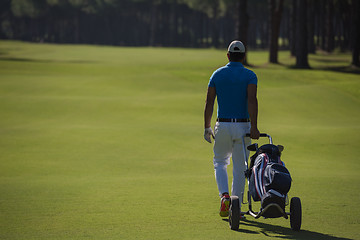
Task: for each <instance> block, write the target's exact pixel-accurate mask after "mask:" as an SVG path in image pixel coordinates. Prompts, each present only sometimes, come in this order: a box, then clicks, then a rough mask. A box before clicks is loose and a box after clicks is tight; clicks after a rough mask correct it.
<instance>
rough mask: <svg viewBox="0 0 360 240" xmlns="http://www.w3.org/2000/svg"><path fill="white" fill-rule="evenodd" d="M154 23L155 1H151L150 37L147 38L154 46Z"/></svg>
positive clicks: (155, 23) (155, 20)
mask: <svg viewBox="0 0 360 240" xmlns="http://www.w3.org/2000/svg"><path fill="white" fill-rule="evenodd" d="M156 25H157V4H156V3H155V1H153V3H152V7H151V23H150V38H149V45H150V46H155V41H156V39H155V38H156Z"/></svg>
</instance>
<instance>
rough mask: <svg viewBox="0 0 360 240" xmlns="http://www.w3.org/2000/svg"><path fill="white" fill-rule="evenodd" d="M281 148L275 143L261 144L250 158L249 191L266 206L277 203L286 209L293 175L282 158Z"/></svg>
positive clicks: (262, 205)
mask: <svg viewBox="0 0 360 240" xmlns="http://www.w3.org/2000/svg"><path fill="white" fill-rule="evenodd" d="M280 155H281V153H280V150H279V148H278V146H276V145H273V144H265V145H263V146H261V147H260V148H259V149H258V150H257V151H256V153H255V154H254V155H253V156H252V157H251V158H250V159H251V164H250V168H249V171H248V173H247V176H248V177H249V191H250V194H251V196H252V198H253V199H254V201H261V207H262V208H265V207H266V205H268V204H270V203H277V204H279V206H280V207H282V208H283V209H285V199H286V195H287V193H288V192H289V190H290V187H291V176H290V173H289V171H288V170H287V169H286V167H285V164H284V163H283V162H282V161H281V160H280Z"/></svg>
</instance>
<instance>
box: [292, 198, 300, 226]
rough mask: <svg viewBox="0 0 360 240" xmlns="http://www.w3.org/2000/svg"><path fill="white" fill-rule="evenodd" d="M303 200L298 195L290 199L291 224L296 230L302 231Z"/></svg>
mask: <svg viewBox="0 0 360 240" xmlns="http://www.w3.org/2000/svg"><path fill="white" fill-rule="evenodd" d="M301 215H302V213H301V201H300V198H298V197H293V198H291V201H290V226H291V229H292V230H294V231H300V228H301Z"/></svg>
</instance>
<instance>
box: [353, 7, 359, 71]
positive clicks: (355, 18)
mask: <svg viewBox="0 0 360 240" xmlns="http://www.w3.org/2000/svg"><path fill="white" fill-rule="evenodd" d="M359 11H360V3H359V1H358V0H352V14H351V17H352V31H351V35H352V36H351V39H352V48H353V51H352V65H354V66H356V67H360V61H359V53H360V47H359V43H360V30H359V26H360V16H359Z"/></svg>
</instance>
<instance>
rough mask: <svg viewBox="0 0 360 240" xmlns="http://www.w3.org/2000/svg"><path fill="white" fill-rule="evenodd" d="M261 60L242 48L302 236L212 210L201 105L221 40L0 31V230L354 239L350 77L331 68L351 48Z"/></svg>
mask: <svg viewBox="0 0 360 240" xmlns="http://www.w3.org/2000/svg"><path fill="white" fill-rule="evenodd" d="M267 58H268V53H267V52H263V51H259V52H250V53H249V55H248V59H249V61H250V63H251V64H253V65H254V66H253V67H252V68H251V69H252V70H254V71H255V73H256V74H257V76H258V79H259V90H258V98H259V129H260V130H261V131H262V132H266V133H268V134H270V135H271V136H272V137H273V139H274V142H275V143H276V144H282V145H284V146H285V150H284V153H283V156H282V160H283V161H284V162H285V163H286V166H287V167H288V169H289V171H290V173H291V174H292V178H293V184H292V188H291V190H290V193H289V197H294V196H297V197H300V198H301V201H302V207H303V224H302V231H300V232H293V231H292V230H291V229H290V223H289V220H285V219H283V218H280V219H258V220H255V219H254V218H252V217H250V216H248V217H247V219H246V220H245V221H244V222H241V224H240V230H239V231H238V232H236V231H231V230H230V229H229V227H228V223H227V222H226V221H223V220H222V219H221V218H220V217H219V215H218V208H219V205H220V204H219V197H218V196H217V194H218V193H217V187H216V182H215V178H214V175H213V163H212V145H210V144H208V143H207V142H205V140H204V139H203V108H204V103H205V93H206V88H207V84H208V81H209V77H210V76H211V74H212V72H213V71H214V70H215V69H217V68H218V67H220V66H222V65H224V64H226V60H227V59H226V50H223V51H219V50H209V49H202V50H198V49H176V48H174V49H166V48H120V47H104V46H77V45H49V44H30V43H21V42H10V41H0V116H1V117H0V133H1V135H0V136H1V137H0V239H26V240H30V239H34V240H35V239H36V240H39V239H47V240H49V239H154V240H155V239H266V238H270V239H279V238H283V239H324V240H325V239H326V240H328V239H330V240H335V239H360V235H359V228H360V218H359V217H360V207H359V203H360V174H359V171H360V160H359V159H358V156H359V155H360V75H359V74H354V73H349V72H347V71H345V72H339V71H334V70H340V69H343V67H344V66H345V68H346V66H348V65H350V62H351V56H350V54H336V55H316V56H315V55H311V56H310V65H311V66H312V67H313V68H314V69H311V70H298V69H291V68H290V67H289V66H291V65H292V64H294V63H295V59H293V58H290V56H289V53H288V52H280V62H281V63H282V65H269V64H267V63H266V62H267ZM213 120H215V117H213ZM213 122H214V121H213ZM230 170H231V168H230ZM255 206H257V208H259V205H258V204H256V205H255ZM246 207H247V205H245V206H243V208H242V210H243V211H245V210H246Z"/></svg>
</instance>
